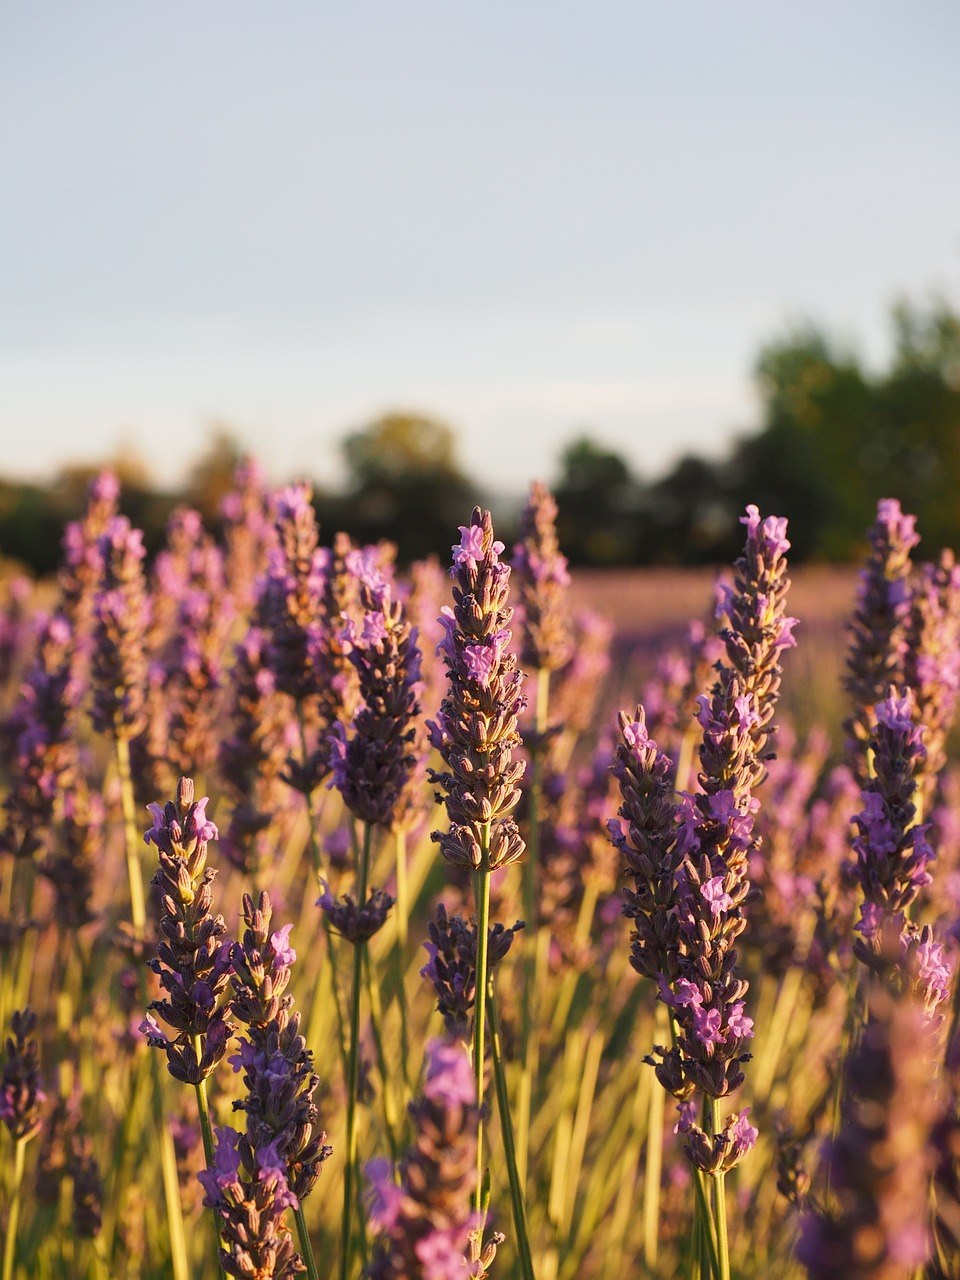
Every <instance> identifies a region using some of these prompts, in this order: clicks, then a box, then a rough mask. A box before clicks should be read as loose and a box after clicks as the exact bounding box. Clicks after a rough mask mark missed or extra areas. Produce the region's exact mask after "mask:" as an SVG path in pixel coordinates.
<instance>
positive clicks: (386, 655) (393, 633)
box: [330, 553, 422, 827]
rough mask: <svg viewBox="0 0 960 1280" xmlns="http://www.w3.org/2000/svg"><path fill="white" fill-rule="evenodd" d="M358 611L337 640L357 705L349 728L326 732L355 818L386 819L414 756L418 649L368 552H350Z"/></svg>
mask: <svg viewBox="0 0 960 1280" xmlns="http://www.w3.org/2000/svg"><path fill="white" fill-rule="evenodd" d="M351 565H352V568H353V570H354V573H355V576H356V580H357V584H358V594H359V604H360V612H361V619H360V621H359V622H358V621H354V620H353V619H352V618H348V619H347V620H346V623H345V625H344V627H343V629H342V631H341V637H340V638H341V644H342V645H343V647H344V650H345V652H346V654H347V655H348V657H349V660H350V662H351V664H352V665H353V667H354V668H355V670H356V672H357V675H358V679H359V695H360V705H359V708H358V709H357V712H356V714H355V715H354V717H353V723H352V725H351V726H350V728H349V730H348V729H347V728H346V726H344V724H343V723H342V721H339V720H338V721H337V723H336V725H335V726H334V728H333V731H332V733H331V736H330V763H331V768H332V772H333V784H334V785H335V786H336V788H337V790H338V791H339V792H340V794H341V796H342V797H343V801H344V804H345V805H346V806H347V808H348V809H349V810H350V812H351V813H353V814H355V815H356V816H357V817H358V818H359V819H360V820H361V821H362V822H366V823H369V824H371V825H373V826H380V827H391V826H392V825H393V823H394V821H395V819H396V816H397V813H398V809H399V805H400V802H401V800H402V797H403V794H404V790H405V788H406V786H407V784H408V782H409V780H410V777H411V774H412V773H413V771H414V768H415V766H416V764H417V755H416V753H415V750H414V747H415V744H416V737H417V731H416V723H417V721H418V719H419V716H420V693H421V687H422V686H421V682H420V650H419V647H418V645H417V633H416V631H415V630H414V629H413V628H412V627H411V625H410V623H409V622H408V621H407V620H406V618H405V617H404V612H403V606H402V604H401V602H400V601H399V600H397V599H395V598H394V595H393V589H392V587H391V584H390V582H389V581H388V580H387V578H386V577H384V575H383V574H382V573H381V572H380V570H379V568H378V567H377V565H376V563H375V562H374V561H373V559H372V557H370V556H364V555H362V554H360V553H355V554H354V556H353V557H352V559H351Z"/></svg>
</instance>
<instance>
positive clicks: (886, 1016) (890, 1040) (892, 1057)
mask: <svg viewBox="0 0 960 1280" xmlns="http://www.w3.org/2000/svg"><path fill="white" fill-rule="evenodd" d="M934 1044H935V1041H934V1039H933V1037H932V1036H931V1033H930V1029H929V1025H928V1024H927V1023H926V1021H925V1018H924V1015H923V1012H922V1010H921V1009H920V1008H919V1007H918V1006H917V1005H916V1003H915V1002H914V1001H913V1000H911V999H909V998H903V997H902V998H899V999H898V998H897V997H895V996H894V995H892V994H891V993H890V992H889V991H888V990H887V989H886V988H884V987H882V986H877V987H875V988H873V990H872V991H871V992H870V997H869V1005H868V1016H867V1025H866V1027H865V1029H864V1031H863V1036H862V1039H861V1041H860V1044H859V1045H858V1046H856V1047H855V1048H854V1050H853V1052H852V1054H851V1056H850V1057H849V1058H848V1060H847V1064H846V1092H845V1101H844V1106H843V1110H842V1112H841V1115H842V1121H841V1126H840V1131H839V1133H838V1135H837V1138H836V1140H835V1141H834V1142H833V1143H832V1144H831V1146H830V1147H829V1149H828V1153H827V1164H828V1168H829V1173H830V1185H831V1190H832V1193H833V1197H834V1201H835V1206H836V1207H835V1208H834V1209H832V1210H830V1211H826V1210H822V1209H821V1210H817V1209H813V1208H812V1209H811V1210H810V1211H809V1212H808V1213H807V1214H805V1215H804V1217H803V1219H802V1221H801V1232H800V1244H799V1246H798V1249H797V1255H798V1257H799V1258H800V1261H801V1262H802V1263H803V1264H804V1266H805V1267H806V1269H807V1273H808V1275H810V1276H811V1277H813V1278H814V1280H880V1278H881V1277H883V1278H884V1280H886V1278H887V1277H889V1278H890V1280H894V1278H897V1277H901V1276H906V1275H910V1274H912V1272H913V1271H914V1269H915V1268H917V1267H918V1266H920V1265H921V1264H922V1263H923V1262H924V1261H925V1260H926V1258H927V1257H928V1255H929V1251H930V1243H931V1242H930V1236H929V1228H928V1201H929V1180H930V1174H931V1171H932V1166H933V1151H932V1149H931V1147H930V1145H929V1138H930V1134H931V1131H932V1129H933V1126H934V1124H935V1122H936V1120H937V1118H938V1115H939V1110H940V1108H939V1101H938V1098H937V1092H936V1090H935V1089H931V1088H930V1078H931V1072H932V1068H933V1063H932V1055H933V1048H934Z"/></svg>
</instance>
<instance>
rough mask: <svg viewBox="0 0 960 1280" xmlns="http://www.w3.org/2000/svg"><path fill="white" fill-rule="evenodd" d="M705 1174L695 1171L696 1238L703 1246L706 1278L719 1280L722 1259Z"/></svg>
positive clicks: (702, 1264)
mask: <svg viewBox="0 0 960 1280" xmlns="http://www.w3.org/2000/svg"><path fill="white" fill-rule="evenodd" d="M704 1176H705V1175H704V1174H702V1173H701V1172H700V1170H699V1169H694V1171H693V1185H694V1188H695V1190H696V1195H697V1216H696V1229H695V1230H696V1237H697V1241H698V1244H699V1245H700V1246H701V1267H702V1268H703V1273H704V1274H705V1275H706V1276H713V1277H714V1278H715V1280H719V1276H720V1259H719V1256H718V1253H717V1242H716V1240H715V1238H714V1233H713V1215H712V1213H711V1210H710V1203H709V1201H708V1200H707V1192H706V1188H705V1187H704V1185H703V1182H704Z"/></svg>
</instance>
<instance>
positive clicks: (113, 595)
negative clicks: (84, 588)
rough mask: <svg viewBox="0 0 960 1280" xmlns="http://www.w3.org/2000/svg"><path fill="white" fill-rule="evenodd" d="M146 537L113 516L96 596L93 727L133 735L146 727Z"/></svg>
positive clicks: (122, 518)
mask: <svg viewBox="0 0 960 1280" xmlns="http://www.w3.org/2000/svg"><path fill="white" fill-rule="evenodd" d="M144 554H145V552H144V548H143V535H142V533H141V532H140V530H139V529H133V528H131V527H130V522H129V520H127V519H126V517H125V516H114V517H113V518H112V519H111V520H110V522H109V524H108V526H107V530H106V532H105V533H104V534H103V536H102V537H101V539H100V555H101V559H102V566H103V572H102V577H101V580H100V586H99V589H98V591H97V594H96V598H95V600H94V616H95V619H96V622H95V628H94V643H93V662H92V673H91V674H92V684H93V707H92V716H93V723H94V727H95V728H96V729H97V730H99V731H100V732H101V733H108V734H111V735H113V736H115V737H124V738H132V737H135V736H136V735H137V734H138V733H139V732H140V731H141V730H142V729H143V727H144V724H145V712H144V690H145V688H146V684H147V655H146V644H145V641H146V634H147V627H148V624H149V620H150V606H149V601H148V598H147V593H146V585H145V583H144V577H143V558H144Z"/></svg>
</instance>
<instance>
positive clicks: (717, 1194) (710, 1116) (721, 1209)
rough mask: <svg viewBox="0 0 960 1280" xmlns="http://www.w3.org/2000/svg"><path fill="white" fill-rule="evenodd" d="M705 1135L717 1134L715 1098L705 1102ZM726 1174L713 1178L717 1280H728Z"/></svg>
mask: <svg viewBox="0 0 960 1280" xmlns="http://www.w3.org/2000/svg"><path fill="white" fill-rule="evenodd" d="M706 1102H707V1107H706V1115H707V1135H708V1136H712V1135H713V1134H715V1133H717V1132H719V1105H718V1103H717V1099H716V1098H708V1099H707V1100H706ZM725 1182H726V1174H724V1173H717V1174H715V1175H714V1178H713V1208H714V1214H715V1217H716V1228H717V1255H718V1261H719V1264H720V1272H719V1280H730V1248H729V1245H728V1243H727V1194H726V1186H725Z"/></svg>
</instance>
